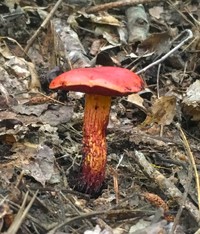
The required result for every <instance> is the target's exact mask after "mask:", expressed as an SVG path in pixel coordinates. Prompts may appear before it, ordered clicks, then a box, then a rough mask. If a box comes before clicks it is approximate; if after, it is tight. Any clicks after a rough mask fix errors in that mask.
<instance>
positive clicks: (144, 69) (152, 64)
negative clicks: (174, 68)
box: [136, 29, 193, 75]
mask: <svg viewBox="0 0 200 234" xmlns="http://www.w3.org/2000/svg"><path fill="white" fill-rule="evenodd" d="M183 33H187V34H188V36H187V37H186V38H185V39H184V40H183V41H181V42H180V43H179V44H178V45H177V46H175V47H174V48H173V49H172V50H170V51H169V52H168V53H167V54H165V55H163V56H162V57H161V58H160V59H158V60H156V61H155V62H153V63H151V64H149V65H148V66H146V67H144V68H143V69H141V70H140V71H138V72H136V74H138V75H139V74H141V73H142V72H145V71H146V70H148V69H149V68H150V67H153V66H155V65H157V64H159V63H161V62H162V61H164V60H165V59H166V58H168V57H169V56H170V55H171V54H173V53H174V52H175V51H177V50H178V49H179V48H180V47H181V46H182V45H184V44H185V43H186V41H188V40H189V39H191V38H192V37H193V33H192V31H191V30H190V29H186V30H184V31H183V32H182V33H181V34H180V35H179V37H180V36H181V35H183Z"/></svg>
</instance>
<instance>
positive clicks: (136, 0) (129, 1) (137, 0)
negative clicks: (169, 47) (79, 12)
mask: <svg viewBox="0 0 200 234" xmlns="http://www.w3.org/2000/svg"><path fill="white" fill-rule="evenodd" d="M151 2H165V1H160V0H122V1H116V2H110V3H105V4H100V5H97V6H92V7H89V8H88V9H86V10H85V11H86V13H95V12H98V11H106V10H109V9H113V8H119V7H124V6H131V5H137V4H144V3H151Z"/></svg>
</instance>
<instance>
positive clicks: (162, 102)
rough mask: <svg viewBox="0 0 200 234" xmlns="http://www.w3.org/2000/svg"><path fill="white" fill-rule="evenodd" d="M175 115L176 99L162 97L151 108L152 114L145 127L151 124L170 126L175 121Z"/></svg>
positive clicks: (145, 122)
mask: <svg viewBox="0 0 200 234" xmlns="http://www.w3.org/2000/svg"><path fill="white" fill-rule="evenodd" d="M175 113H176V97H175V96H163V97H160V98H159V99H157V100H156V101H155V102H154V103H153V106H152V107H151V113H150V114H149V115H148V116H147V118H146V120H145V121H144V123H143V126H144V125H148V124H151V123H157V124H160V125H163V126H164V125H169V124H171V122H172V121H173V118H174V115H175Z"/></svg>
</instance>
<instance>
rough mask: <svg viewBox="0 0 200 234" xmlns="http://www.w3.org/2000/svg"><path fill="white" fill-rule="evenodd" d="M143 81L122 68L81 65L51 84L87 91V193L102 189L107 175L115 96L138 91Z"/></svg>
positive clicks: (81, 180)
mask: <svg viewBox="0 0 200 234" xmlns="http://www.w3.org/2000/svg"><path fill="white" fill-rule="evenodd" d="M143 87H144V82H143V80H142V79H141V78H140V77H139V76H138V75H136V74H135V73H133V72H131V71H129V70H128V69H125V68H119V67H94V68H78V69H74V70H70V71H68V72H65V73H63V74H61V75H59V76H58V77H56V78H55V79H54V80H52V82H51V83H50V86H49V88H50V89H64V90H69V91H79V92H83V93H85V94H86V95H85V110H84V122H83V158H82V165H81V174H80V177H79V179H78V181H79V186H80V187H81V188H83V189H84V190H85V192H87V193H90V194H93V193H96V192H99V190H100V189H101V187H102V184H103V181H104V178H105V169H106V161H107V145H106V128H107V125H108V121H109V113H110V106H111V97H112V96H124V95H128V94H130V93H134V92H139V91H140V90H142V89H143Z"/></svg>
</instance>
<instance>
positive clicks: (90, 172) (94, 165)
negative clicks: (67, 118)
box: [79, 94, 111, 193]
mask: <svg viewBox="0 0 200 234" xmlns="http://www.w3.org/2000/svg"><path fill="white" fill-rule="evenodd" d="M85 100H86V101H85V111H84V125H83V160H82V167H81V181H79V183H80V186H81V187H82V188H83V189H84V190H85V191H86V192H87V193H97V192H99V190H100V188H101V186H102V183H103V181H104V178H105V168H106V161H107V145H106V128H107V125H108V120H109V113H110V106H111V97H109V96H101V95H91V94H86V99H85Z"/></svg>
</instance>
